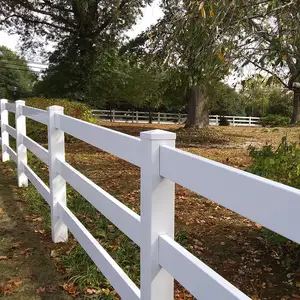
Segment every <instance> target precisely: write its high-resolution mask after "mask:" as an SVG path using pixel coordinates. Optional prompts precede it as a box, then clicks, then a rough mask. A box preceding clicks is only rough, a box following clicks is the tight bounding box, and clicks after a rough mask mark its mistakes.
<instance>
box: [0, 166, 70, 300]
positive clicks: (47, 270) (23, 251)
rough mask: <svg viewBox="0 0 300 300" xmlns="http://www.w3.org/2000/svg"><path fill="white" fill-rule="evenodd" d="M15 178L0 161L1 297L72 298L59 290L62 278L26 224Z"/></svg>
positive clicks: (40, 237) (11, 299) (38, 234)
mask: <svg viewBox="0 0 300 300" xmlns="http://www.w3.org/2000/svg"><path fill="white" fill-rule="evenodd" d="M15 178H16V177H15V176H13V174H12V171H10V170H9V168H8V166H7V165H5V164H3V163H2V162H0V297H1V296H5V298H6V299H9V300H13V299H18V300H19V299H20V300H21V299H22V300H29V299H30V300H36V299H43V300H47V299H51V300H56V299H57V300H67V299H72V298H71V297H70V296H69V295H67V294H66V293H65V292H64V291H63V289H62V288H61V287H60V285H61V284H63V278H62V277H61V274H59V273H58V272H57V271H56V268H55V265H54V263H53V261H52V259H51V257H50V253H51V250H50V249H49V248H47V247H45V245H44V243H46V242H45V240H44V237H42V235H41V234H40V233H35V232H34V230H33V228H31V226H29V223H28V221H26V210H24V208H25V207H26V205H25V204H24V203H22V199H21V197H18V193H16V190H15V189H16V179H15ZM48 243H49V241H48Z"/></svg>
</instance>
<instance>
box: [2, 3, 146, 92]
mask: <svg viewBox="0 0 300 300" xmlns="http://www.w3.org/2000/svg"><path fill="white" fill-rule="evenodd" d="M150 2H151V0H129V1H128V0H113V1H111V0H54V1H49V0H35V1H31V0H3V1H1V6H0V29H2V30H7V31H9V32H11V33H17V34H19V35H20V36H21V38H22V40H23V48H31V49H35V48H38V46H40V45H41V44H42V43H44V42H45V41H50V42H55V43H56V45H57V46H56V51H55V52H54V53H53V54H52V55H51V56H50V67H52V66H53V67H56V66H58V65H61V67H59V68H58V70H57V72H59V73H61V74H62V75H63V76H61V78H62V79H64V78H66V79H65V80H64V81H63V82H60V85H65V86H68V85H69V84H68V81H69V78H70V81H72V82H73V85H72V86H70V85H69V87H70V88H71V89H73V90H77V91H79V94H80V93H83V92H84V90H85V86H86V83H87V82H88V81H89V80H90V77H91V76H92V75H91V74H92V73H93V72H92V71H93V66H94V63H95V61H96V59H97V56H99V55H101V53H102V50H103V49H104V48H106V47H107V46H108V45H112V44H115V43H117V41H118V40H119V38H120V37H121V35H122V33H123V32H124V31H126V30H128V29H129V28H130V27H131V26H132V25H133V24H134V23H135V21H136V17H137V16H138V15H139V14H140V13H141V8H142V7H144V6H145V5H146V4H148V3H150Z"/></svg>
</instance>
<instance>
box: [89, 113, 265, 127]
mask: <svg viewBox="0 0 300 300" xmlns="http://www.w3.org/2000/svg"><path fill="white" fill-rule="evenodd" d="M92 113H93V116H94V117H96V118H99V119H101V120H105V121H110V122H124V123H149V122H150V119H151V122H152V123H155V124H183V123H184V122H185V121H186V117H187V115H186V114H181V113H177V114H176V113H162V112H153V113H151V116H150V113H149V112H141V111H129V110H128V111H126V110H93V111H92ZM221 117H224V118H226V120H227V121H228V122H229V124H230V126H259V120H260V118H259V117H244V116H219V115H210V116H209V125H212V126H213V125H219V124H220V118H221Z"/></svg>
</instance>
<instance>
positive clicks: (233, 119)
mask: <svg viewBox="0 0 300 300" xmlns="http://www.w3.org/2000/svg"><path fill="white" fill-rule="evenodd" d="M232 122H233V124H232V125H233V126H235V117H232Z"/></svg>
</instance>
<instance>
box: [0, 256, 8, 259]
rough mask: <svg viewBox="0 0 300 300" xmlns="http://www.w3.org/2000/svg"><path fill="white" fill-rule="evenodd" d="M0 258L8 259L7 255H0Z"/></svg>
mask: <svg viewBox="0 0 300 300" xmlns="http://www.w3.org/2000/svg"><path fill="white" fill-rule="evenodd" d="M0 260H8V257H7V256H0Z"/></svg>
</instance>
